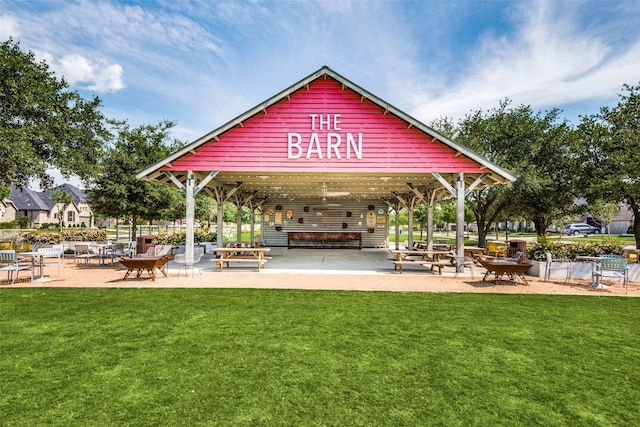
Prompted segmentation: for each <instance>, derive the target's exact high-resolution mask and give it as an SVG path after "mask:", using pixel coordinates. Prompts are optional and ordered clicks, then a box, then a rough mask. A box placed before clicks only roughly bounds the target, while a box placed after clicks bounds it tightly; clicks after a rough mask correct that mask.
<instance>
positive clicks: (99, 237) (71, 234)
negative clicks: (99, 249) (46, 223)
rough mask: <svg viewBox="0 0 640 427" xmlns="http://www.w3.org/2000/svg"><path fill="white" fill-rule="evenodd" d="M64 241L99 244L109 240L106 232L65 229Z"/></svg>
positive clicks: (88, 229)
mask: <svg viewBox="0 0 640 427" xmlns="http://www.w3.org/2000/svg"><path fill="white" fill-rule="evenodd" d="M62 240H69V241H83V242H85V241H86V242H98V241H103V240H107V231H106V230H96V229H91V228H83V229H69V228H67V229H65V230H63V231H62Z"/></svg>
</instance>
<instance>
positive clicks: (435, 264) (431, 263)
mask: <svg viewBox="0 0 640 427" xmlns="http://www.w3.org/2000/svg"><path fill="white" fill-rule="evenodd" d="M423 265H424V266H425V267H429V266H431V271H433V269H434V268H437V269H438V274H439V275H441V276H442V268H443V267H446V266H447V265H453V264H451V261H450V260H448V259H446V260H445V259H441V260H438V261H429V262H426V263H424V264H423Z"/></svg>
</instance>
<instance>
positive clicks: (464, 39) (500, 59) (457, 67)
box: [0, 0, 640, 141]
mask: <svg viewBox="0 0 640 427" xmlns="http://www.w3.org/2000/svg"><path fill="white" fill-rule="evenodd" d="M10 36H11V37H13V38H14V40H16V41H18V42H20V45H21V47H22V48H23V49H24V50H27V49H29V50H32V51H34V52H35V53H36V55H37V56H38V58H41V59H45V60H47V62H48V63H49V64H50V66H51V68H52V69H53V70H54V71H55V72H56V74H57V75H59V76H62V75H63V76H64V77H65V78H66V79H67V80H68V81H69V83H70V84H71V87H72V88H74V89H77V90H79V91H80V92H81V93H82V94H83V95H85V96H87V97H88V96H92V95H94V94H95V95H98V96H99V97H100V98H101V99H102V100H103V109H104V112H105V114H106V115H107V116H109V117H112V118H117V119H127V120H129V122H130V123H131V124H132V125H138V124H142V123H156V122H158V121H160V120H162V119H171V120H175V121H176V122H177V123H178V125H177V127H176V128H174V135H175V136H176V137H177V138H179V139H181V140H183V141H192V140H194V139H196V138H198V137H200V136H202V135H204V134H206V133H207V132H209V131H211V130H213V129H215V128H217V127H219V126H220V125H222V124H224V123H226V122H227V121H229V120H231V119H233V118H234V117H236V116H237V115H239V114H241V113H243V112H245V111H247V110H249V109H250V108H252V107H254V106H255V105H257V104H259V103H261V102H262V101H264V100H266V99H267V98H269V97H271V96H272V95H274V94H276V93H278V92H279V91H281V90H283V89H285V88H287V87H288V86H290V85H291V84H293V83H295V82H296V81H298V80H300V79H301V78H303V77H306V76H307V75H309V74H311V73H312V72H314V71H316V70H317V69H319V68H320V67H322V66H323V65H328V66H329V67H331V68H332V69H333V70H335V71H336V72H338V73H340V74H342V75H343V76H344V77H346V78H347V79H349V80H351V81H353V82H355V83H356V84H358V85H360V86H362V87H363V88H365V89H366V90H368V91H370V92H372V93H374V94H375V95H377V96H379V97H380V98H382V99H384V100H385V101H387V102H389V103H391V104H392V105H394V106H396V107H397V108H400V109H401V110H403V111H405V112H406V113H408V114H410V115H412V116H414V117H415V118H417V119H418V120H421V121H423V122H425V123H429V122H430V121H432V120H434V119H437V118H439V117H443V116H447V117H451V118H453V119H454V120H457V119H459V118H462V117H464V115H465V114H467V113H469V112H470V111H472V110H476V109H491V108H494V107H496V106H497V105H498V102H499V100H501V99H503V98H509V99H511V100H512V102H513V103H514V105H519V104H527V105H531V106H532V107H533V108H534V110H542V111H544V110H548V109H550V108H554V107H558V108H561V109H562V110H564V113H563V116H564V117H566V118H567V119H568V120H570V121H571V122H572V123H574V124H575V123H577V122H578V120H579V119H578V116H579V115H586V114H592V113H596V112H598V110H599V108H600V107H601V106H604V105H614V104H615V103H616V102H617V94H618V93H619V92H620V91H621V88H622V85H623V84H624V83H628V84H633V85H636V84H638V83H639V82H640V3H639V2H638V1H636V0H634V1H579V0H575V1H515V2H510V1H351V2H349V1H257V0H256V1H229V2H227V1H182V0H167V1H163V0H159V1H100V0H98V1H5V0H0V39H2V40H5V39H7V38H8V37H10Z"/></svg>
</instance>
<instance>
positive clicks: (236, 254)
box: [213, 247, 271, 271]
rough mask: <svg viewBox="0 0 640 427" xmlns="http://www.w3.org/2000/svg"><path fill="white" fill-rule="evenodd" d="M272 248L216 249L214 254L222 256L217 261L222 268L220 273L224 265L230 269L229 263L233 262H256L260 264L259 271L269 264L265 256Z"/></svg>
mask: <svg viewBox="0 0 640 427" xmlns="http://www.w3.org/2000/svg"><path fill="white" fill-rule="evenodd" d="M270 250H271V248H263V247H260V248H253V247H227V248H214V249H213V252H214V253H218V254H220V258H218V259H216V260H215V262H216V264H218V267H220V271H222V266H223V265H224V264H226V265H227V268H229V263H231V262H240V263H244V262H255V263H257V264H258V271H260V268H262V267H264V265H265V264H266V263H267V260H268V258H267V257H266V256H265V253H267V252H269V251H270Z"/></svg>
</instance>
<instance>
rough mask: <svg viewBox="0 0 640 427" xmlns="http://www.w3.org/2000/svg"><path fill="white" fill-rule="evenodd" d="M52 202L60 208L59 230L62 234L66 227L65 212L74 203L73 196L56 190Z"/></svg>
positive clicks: (52, 194) (52, 195)
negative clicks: (63, 228)
mask: <svg viewBox="0 0 640 427" xmlns="http://www.w3.org/2000/svg"><path fill="white" fill-rule="evenodd" d="M51 200H53V202H54V203H55V204H56V205H57V206H58V230H59V231H60V232H62V227H63V226H64V211H65V209H67V206H69V205H70V204H71V202H73V196H72V195H71V194H69V193H67V192H66V191H60V190H54V191H53V192H52V193H51Z"/></svg>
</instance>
